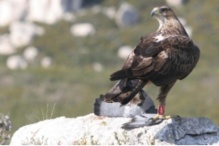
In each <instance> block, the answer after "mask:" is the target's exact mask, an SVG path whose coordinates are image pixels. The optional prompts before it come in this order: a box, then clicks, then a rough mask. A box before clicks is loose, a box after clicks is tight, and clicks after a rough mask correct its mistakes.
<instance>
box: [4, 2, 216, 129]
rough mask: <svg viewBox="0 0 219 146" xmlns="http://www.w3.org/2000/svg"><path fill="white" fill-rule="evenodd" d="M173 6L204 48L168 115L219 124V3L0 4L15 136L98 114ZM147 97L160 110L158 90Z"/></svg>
mask: <svg viewBox="0 0 219 146" xmlns="http://www.w3.org/2000/svg"><path fill="white" fill-rule="evenodd" d="M166 3H168V4H169V5H170V6H172V8H173V9H174V11H175V12H176V14H177V16H178V17H179V18H180V21H181V22H182V23H183V25H184V26H185V28H186V30H187V32H188V33H189V35H190V36H191V37H192V39H193V40H194V41H195V43H196V44H197V45H198V46H199V47H200V49H201V58H200V61H199V63H198V65H197V67H196V68H195V70H194V71H193V72H192V73H191V74H190V75H189V76H188V77H187V78H186V79H184V80H183V81H178V82H177V84H176V85H175V86H174V87H173V89H172V90H171V92H170V93H169V96H168V97H167V113H168V114H175V115H176V114H178V115H180V116H185V117H189V116H193V117H194V116H195V117H196V116H197V117H200V116H204V117H208V118H211V119H212V120H213V121H214V122H215V123H216V124H219V113H218V110H219V109H218V105H219V89H218V87H219V67H218V66H219V57H218V56H219V48H218V47H219V40H218V39H219V21H218V18H219V1H218V0H211V1H207V0H166V1H164V0H147V1H146V0H136V1H134V0H0V113H3V114H8V115H10V118H11V121H12V132H13V131H16V130H17V129H18V128H19V127H21V126H23V125H26V124H31V123H34V122H37V121H40V120H44V119H49V118H55V117H59V116H66V117H76V116H82V115H85V114H88V113H92V112H93V103H94V99H95V98H97V97H99V95H100V94H104V93H106V91H107V90H109V89H110V88H111V87H112V85H113V84H115V82H111V81H109V76H110V74H111V73H112V72H114V71H116V70H118V69H120V68H121V67H122V65H123V63H124V61H125V60H124V59H125V58H126V57H127V54H128V53H129V52H130V50H131V49H132V48H133V47H134V46H135V45H136V44H137V43H138V41H139V39H140V37H141V36H143V35H146V34H148V33H150V32H153V31H155V30H156V29H157V28H158V22H157V21H156V20H154V19H152V18H151V17H150V12H151V10H152V9H153V8H154V7H155V6H159V5H163V4H166ZM145 89H146V91H147V92H148V94H149V95H150V96H151V97H152V98H153V100H154V101H155V103H156V105H157V102H156V97H157V94H158V88H157V87H155V86H154V85H152V84H150V85H149V86H147V87H146V88H145Z"/></svg>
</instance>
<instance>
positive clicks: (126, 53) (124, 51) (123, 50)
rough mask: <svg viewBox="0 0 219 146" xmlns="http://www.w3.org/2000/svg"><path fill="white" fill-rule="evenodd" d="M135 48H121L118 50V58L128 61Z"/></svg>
mask: <svg viewBox="0 0 219 146" xmlns="http://www.w3.org/2000/svg"><path fill="white" fill-rule="evenodd" d="M132 50H133V48H132V47H131V46H121V47H120V48H119V50H118V53H117V54H118V56H119V57H120V58H122V59H127V57H128V56H129V54H130V53H131V52H132Z"/></svg>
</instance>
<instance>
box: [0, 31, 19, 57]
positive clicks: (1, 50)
mask: <svg viewBox="0 0 219 146" xmlns="http://www.w3.org/2000/svg"><path fill="white" fill-rule="evenodd" d="M15 52H16V49H15V48H14V46H13V45H12V44H11V41H10V39H9V35H8V34H4V35H2V36H0V54H1V55H10V54H13V53H15Z"/></svg>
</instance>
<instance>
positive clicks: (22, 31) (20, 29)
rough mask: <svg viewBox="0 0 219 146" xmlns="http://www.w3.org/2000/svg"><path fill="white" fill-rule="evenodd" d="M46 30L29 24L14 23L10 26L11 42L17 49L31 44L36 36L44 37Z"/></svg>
mask: <svg viewBox="0 0 219 146" xmlns="http://www.w3.org/2000/svg"><path fill="white" fill-rule="evenodd" d="M43 33H44V29H43V28H41V27H39V26H37V25H35V24H33V23H29V22H19V21H17V22H14V23H12V24H11V25H10V35H9V38H10V41H11V43H12V44H13V46H15V47H22V46H25V45H27V44H29V43H30V42H31V41H32V39H33V38H34V36H36V35H42V34H43Z"/></svg>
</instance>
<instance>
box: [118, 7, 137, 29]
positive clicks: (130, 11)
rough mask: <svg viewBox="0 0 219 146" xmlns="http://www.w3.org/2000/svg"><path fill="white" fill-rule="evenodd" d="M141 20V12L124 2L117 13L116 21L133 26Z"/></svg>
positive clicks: (122, 24)
mask: <svg viewBox="0 0 219 146" xmlns="http://www.w3.org/2000/svg"><path fill="white" fill-rule="evenodd" d="M138 20H139V14H138V12H137V10H136V9H135V8H134V7H133V6H132V5H130V4H128V3H122V4H121V6H120V7H119V10H118V11H117V13H116V23H117V24H118V25H119V26H121V27H123V26H132V25H134V24H136V23H137V22H138Z"/></svg>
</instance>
